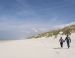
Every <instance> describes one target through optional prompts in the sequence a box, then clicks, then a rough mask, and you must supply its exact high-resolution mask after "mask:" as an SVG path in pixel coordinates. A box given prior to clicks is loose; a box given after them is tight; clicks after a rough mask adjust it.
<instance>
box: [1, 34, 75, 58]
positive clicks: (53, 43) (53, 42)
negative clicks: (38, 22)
mask: <svg viewBox="0 0 75 58" xmlns="http://www.w3.org/2000/svg"><path fill="white" fill-rule="evenodd" d="M63 38H64V37H63ZM71 39H72V43H71V48H70V49H67V47H66V43H64V48H63V49H60V46H59V41H58V40H59V38H58V39H53V38H41V39H27V40H14V41H0V58H75V34H72V36H71Z"/></svg>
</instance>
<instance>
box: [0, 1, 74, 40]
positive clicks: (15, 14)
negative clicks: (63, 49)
mask: <svg viewBox="0 0 75 58" xmlns="http://www.w3.org/2000/svg"><path fill="white" fill-rule="evenodd" d="M74 21H75V0H0V40H7V39H9V40H11V39H25V38H26V37H28V36H30V35H33V34H36V33H39V32H45V31H48V30H52V29H54V28H55V26H57V27H58V26H59V25H60V26H62V25H64V24H69V23H72V22H74Z"/></svg>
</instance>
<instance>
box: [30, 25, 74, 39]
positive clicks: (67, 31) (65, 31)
mask: <svg viewBox="0 0 75 58" xmlns="http://www.w3.org/2000/svg"><path fill="white" fill-rule="evenodd" d="M60 32H62V35H67V34H68V35H71V33H73V32H75V24H72V25H68V26H65V27H64V28H62V29H59V28H58V29H56V30H52V31H48V32H44V33H40V34H38V35H36V36H31V37H30V38H41V37H51V36H53V35H54V36H55V37H57V35H58V34H60Z"/></svg>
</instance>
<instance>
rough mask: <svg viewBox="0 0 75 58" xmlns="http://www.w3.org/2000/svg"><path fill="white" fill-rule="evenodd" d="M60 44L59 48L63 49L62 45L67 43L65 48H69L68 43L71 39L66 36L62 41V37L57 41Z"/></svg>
mask: <svg viewBox="0 0 75 58" xmlns="http://www.w3.org/2000/svg"><path fill="white" fill-rule="evenodd" d="M59 42H60V46H61V47H62V48H63V43H64V42H66V43H67V47H68V48H69V47H70V43H71V39H70V37H69V36H68V35H67V36H66V38H65V40H63V39H62V37H61V38H60V39H59Z"/></svg>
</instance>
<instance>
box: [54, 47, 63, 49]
mask: <svg viewBox="0 0 75 58" xmlns="http://www.w3.org/2000/svg"><path fill="white" fill-rule="evenodd" d="M53 49H62V48H60V47H57V48H53Z"/></svg>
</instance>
